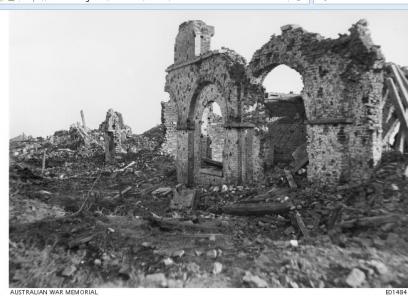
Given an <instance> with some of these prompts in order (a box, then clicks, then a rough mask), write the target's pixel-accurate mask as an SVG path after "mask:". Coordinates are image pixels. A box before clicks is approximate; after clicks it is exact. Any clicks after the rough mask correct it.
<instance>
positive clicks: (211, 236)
mask: <svg viewBox="0 0 408 300" xmlns="http://www.w3.org/2000/svg"><path fill="white" fill-rule="evenodd" d="M208 239H209V240H210V241H211V242H215V235H214V234H212V235H210V237H209V238H208Z"/></svg>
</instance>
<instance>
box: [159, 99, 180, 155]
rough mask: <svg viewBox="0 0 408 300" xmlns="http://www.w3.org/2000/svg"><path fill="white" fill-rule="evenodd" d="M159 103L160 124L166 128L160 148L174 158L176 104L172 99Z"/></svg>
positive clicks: (175, 149)
mask: <svg viewBox="0 0 408 300" xmlns="http://www.w3.org/2000/svg"><path fill="white" fill-rule="evenodd" d="M161 105H162V124H163V125H164V126H165V128H166V135H165V138H164V143H163V145H162V150H163V152H164V153H166V154H169V155H171V156H172V157H174V158H175V157H176V154H177V106H176V103H175V102H174V101H167V102H162V103H161Z"/></svg>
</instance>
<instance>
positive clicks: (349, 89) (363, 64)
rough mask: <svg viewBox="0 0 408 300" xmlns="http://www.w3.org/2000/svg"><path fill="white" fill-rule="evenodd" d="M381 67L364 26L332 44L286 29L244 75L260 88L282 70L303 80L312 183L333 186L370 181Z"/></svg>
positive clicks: (376, 149)
mask: <svg viewBox="0 0 408 300" xmlns="http://www.w3.org/2000/svg"><path fill="white" fill-rule="evenodd" d="M383 63H384V58H383V56H382V54H381V52H380V50H379V47H378V46H375V45H374V44H373V43H372V41H371V38H370V35H369V32H368V30H367V24H366V22H365V21H359V22H358V23H357V24H355V25H353V26H352V27H351V29H350V34H349V35H341V36H340V37H339V38H338V39H336V40H333V39H325V38H323V37H321V36H320V35H318V34H315V33H309V32H307V31H305V30H303V29H302V28H300V27H297V26H294V25H288V26H284V27H282V34H281V35H279V36H276V35H274V36H272V37H271V39H270V41H269V42H267V43H266V44H265V45H264V46H263V47H262V48H261V49H259V50H258V51H256V53H255V54H254V56H253V59H252V61H251V62H250V64H249V68H248V71H249V73H250V74H251V76H252V77H253V81H254V82H257V83H258V84H261V83H262V81H263V79H264V78H265V77H266V75H267V74H268V73H269V72H270V71H271V70H272V69H273V68H275V67H276V66H278V65H280V64H285V65H287V66H289V67H291V68H293V69H295V70H296V71H298V72H299V73H300V74H301V75H302V78H303V82H304V89H303V91H302V98H303V100H304V103H305V109H306V117H307V120H308V125H307V129H306V131H307V137H308V139H307V151H308V154H309V167H308V178H309V180H310V181H312V182H316V183H319V184H329V185H332V184H339V183H344V182H349V181H352V182H360V181H362V180H365V179H366V178H367V177H368V176H370V174H371V171H372V169H373V167H374V166H375V165H376V163H377V162H378V161H379V159H380V157H381V118H382V111H381V101H382V97H381V94H382V88H383V74H382V68H383ZM260 126H261V125H260Z"/></svg>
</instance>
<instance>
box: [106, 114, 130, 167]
mask: <svg viewBox="0 0 408 300" xmlns="http://www.w3.org/2000/svg"><path fill="white" fill-rule="evenodd" d="M99 130H101V131H103V132H104V140H105V161H107V162H111V161H113V160H114V159H115V156H116V155H117V154H121V153H124V152H126V151H125V150H124V149H123V147H122V144H123V142H124V141H125V140H126V139H127V138H128V137H130V136H131V135H132V131H131V129H130V127H129V126H127V125H125V124H124V122H123V117H122V114H121V113H119V112H116V111H114V110H113V109H109V110H108V112H107V113H106V119H105V121H103V122H102V123H101V125H100V126H99Z"/></svg>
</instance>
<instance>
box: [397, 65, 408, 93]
mask: <svg viewBox="0 0 408 300" xmlns="http://www.w3.org/2000/svg"><path fill="white" fill-rule="evenodd" d="M397 71H398V73H399V75H400V76H401V80H402V83H403V85H404V87H405V89H406V90H408V79H407V78H406V77H405V74H404V72H403V71H402V70H401V68H400V67H397Z"/></svg>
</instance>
